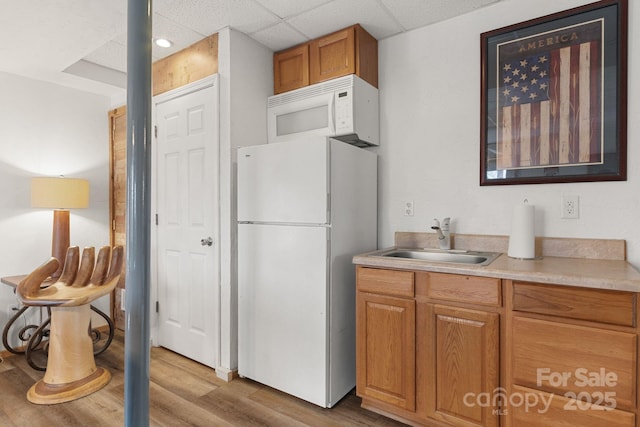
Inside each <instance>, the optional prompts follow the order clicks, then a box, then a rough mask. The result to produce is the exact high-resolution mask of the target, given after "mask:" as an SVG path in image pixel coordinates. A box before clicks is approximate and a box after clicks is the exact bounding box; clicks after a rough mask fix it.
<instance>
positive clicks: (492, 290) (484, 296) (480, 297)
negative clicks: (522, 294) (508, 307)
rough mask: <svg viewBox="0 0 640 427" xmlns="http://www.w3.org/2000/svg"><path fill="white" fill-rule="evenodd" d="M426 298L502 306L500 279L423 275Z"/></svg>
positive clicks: (440, 274) (442, 274)
mask: <svg viewBox="0 0 640 427" xmlns="http://www.w3.org/2000/svg"><path fill="white" fill-rule="evenodd" d="M424 278H425V279H426V280H427V296H428V297H429V298H437V299H441V300H447V301H457V302H468V303H473V304H483V305H493V306H500V305H502V292H501V287H500V279H495V278H493V277H476V276H463V275H457V274H444V273H424Z"/></svg>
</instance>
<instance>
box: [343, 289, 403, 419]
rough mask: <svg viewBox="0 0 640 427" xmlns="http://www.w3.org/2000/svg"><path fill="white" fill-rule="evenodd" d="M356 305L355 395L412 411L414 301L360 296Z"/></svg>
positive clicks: (364, 294) (389, 297)
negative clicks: (356, 393)
mask: <svg viewBox="0 0 640 427" xmlns="http://www.w3.org/2000/svg"><path fill="white" fill-rule="evenodd" d="M357 305H358V307H357V316H358V321H357V325H358V326H357V328H358V329H357V373H356V377H357V378H356V386H357V390H358V394H359V395H360V396H361V397H367V398H372V399H376V400H379V401H381V402H384V403H387V404H390V405H393V406H395V407H398V408H401V409H406V410H408V411H414V410H415V406H416V398H415V392H416V388H415V379H416V371H415V318H416V312H415V301H414V300H413V299H403V298H396V297H391V296H386V295H376V294H370V293H360V294H359V296H358V302H357Z"/></svg>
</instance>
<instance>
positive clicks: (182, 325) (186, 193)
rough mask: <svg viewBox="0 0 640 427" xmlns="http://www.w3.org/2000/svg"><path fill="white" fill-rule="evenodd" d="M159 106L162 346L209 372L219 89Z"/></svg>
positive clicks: (215, 288) (213, 352) (215, 296)
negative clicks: (204, 366) (207, 368)
mask: <svg viewBox="0 0 640 427" xmlns="http://www.w3.org/2000/svg"><path fill="white" fill-rule="evenodd" d="M213 83H214V84H212V85H208V86H205V87H202V88H199V89H198V90H196V91H193V90H191V91H189V90H187V89H179V90H178V91H177V93H176V94H175V96H168V97H166V99H165V98H163V100H162V101H161V102H158V101H156V124H157V147H158V148H157V151H158V152H157V174H156V176H157V178H156V190H157V215H158V216H157V232H158V233H157V280H158V305H159V308H158V320H159V325H158V343H159V344H160V345H161V346H163V347H166V348H168V349H170V350H172V351H175V352H177V353H180V354H183V355H185V356H186V357H189V358H191V359H193V360H196V361H198V362H200V363H203V364H205V365H207V366H211V367H215V366H216V365H217V363H218V354H219V348H218V346H219V337H218V329H219V328H218V323H219V254H218V248H219V244H218V243H219V239H218V228H219V226H218V223H219V217H218V112H217V108H218V88H217V83H216V80H214V81H213Z"/></svg>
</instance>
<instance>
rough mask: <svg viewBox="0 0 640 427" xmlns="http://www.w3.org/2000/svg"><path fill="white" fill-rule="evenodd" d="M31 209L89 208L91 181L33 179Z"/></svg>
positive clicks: (50, 178) (49, 178) (48, 178)
mask: <svg viewBox="0 0 640 427" xmlns="http://www.w3.org/2000/svg"><path fill="white" fill-rule="evenodd" d="M31 207H32V208H53V209H78V208H88V207H89V181H87V180H86V179H74V178H52V177H38V178H31Z"/></svg>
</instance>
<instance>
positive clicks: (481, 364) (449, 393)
mask: <svg viewBox="0 0 640 427" xmlns="http://www.w3.org/2000/svg"><path fill="white" fill-rule="evenodd" d="M427 310H428V312H429V316H428V317H427V318H428V319H431V321H430V325H429V328H428V330H429V334H430V342H431V344H432V348H433V351H431V352H428V354H426V355H424V357H425V359H426V363H427V364H428V365H429V367H430V369H428V371H427V372H429V376H430V377H431V378H430V381H428V384H429V385H428V387H429V390H428V408H427V414H428V416H429V417H431V418H434V419H437V420H439V421H442V422H445V423H447V424H448V425H452V426H465V427H468V426H497V425H498V411H497V409H499V408H493V407H491V406H488V405H486V404H484V403H485V400H486V399H485V400H483V396H487V395H489V396H493V394H494V393H495V391H496V389H497V388H498V386H499V383H498V369H499V368H498V366H499V361H498V357H499V356H498V355H499V349H498V346H499V333H500V331H499V315H498V313H487V312H482V311H476V310H468V309H462V308H455V307H448V306H444V305H432V304H428V305H427ZM418 362H419V363H422V361H420V360H419V361H418ZM494 409H496V411H494Z"/></svg>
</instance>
